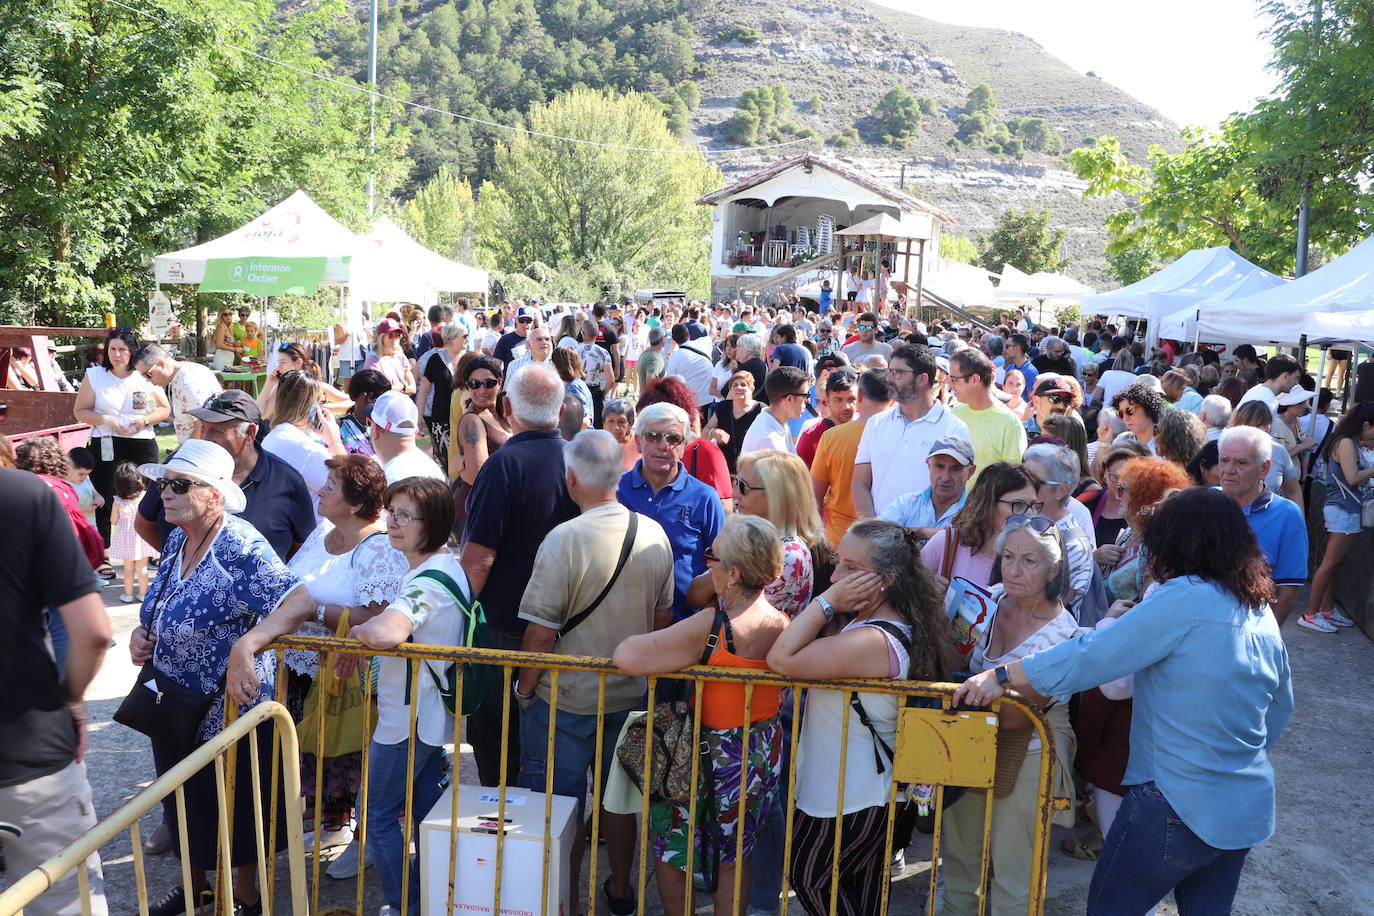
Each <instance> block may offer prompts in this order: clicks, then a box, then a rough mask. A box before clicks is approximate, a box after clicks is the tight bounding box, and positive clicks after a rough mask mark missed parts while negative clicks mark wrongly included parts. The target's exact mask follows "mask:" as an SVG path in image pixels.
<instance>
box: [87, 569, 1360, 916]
mask: <svg viewBox="0 0 1374 916" xmlns="http://www.w3.org/2000/svg"><path fill="white" fill-rule="evenodd" d="M118 593H119V592H118V588H117V587H112V588H107V589H105V591H104V597H105V599H106V603H107V606H108V607H109V610H110V614H111V617H112V619H113V620H114V622H115V630H116V633H115V636H116V639H117V641H118V642H119V646H118V647H117V648H115V649H112V650H111V651H110V653H109V655H108V656H107V658H106V661H105V665H104V667H103V669H102V671H101V673H100V676H99V677H98V678H97V679H96V681H95V682H94V683H93V684H92V685H91V689H90V691H89V692H88V697H89V700H90V707H91V722H92V725H91V741H90V744H91V749H90V755H89V757H88V758H87V766H88V769H89V773H90V779H91V784H92V786H93V788H94V791H95V800H96V806H97V809H98V813H99V815H100V816H101V817H104V816H106V815H108V814H110V813H111V812H112V811H114V810H115V809H116V808H118V807H119V806H120V805H121V804H123V803H124V802H125V801H126V800H128V799H129V798H130V797H132V796H133V795H134V794H135V793H136V792H138V790H139V789H140V788H142V787H143V786H146V785H147V784H148V783H149V782H151V781H152V779H153V765H152V759H151V755H150V753H149V751H148V744H147V742H146V740H145V739H144V738H143V737H142V736H140V735H138V734H136V733H134V732H132V731H130V730H128V729H126V728H124V727H122V726H119V725H116V724H114V723H113V722H111V721H110V716H111V714H112V713H113V712H114V710H115V708H116V707H117V706H118V704H119V702H120V700H121V699H122V698H123V696H124V694H125V693H126V692H127V690H128V688H129V686H130V684H131V683H132V682H133V678H134V674H135V671H134V668H133V667H132V666H131V665H130V663H129V657H128V651H127V641H128V634H129V632H130V631H131V630H132V629H133V627H134V626H135V625H136V623H137V611H136V607H137V605H124V604H121V603H119V601H118ZM1297 615H1298V612H1295V613H1294V615H1293V618H1292V619H1293V620H1296V618H1297ZM1284 635H1285V637H1286V639H1287V640H1288V647H1289V653H1290V657H1291V661H1292V668H1293V682H1294V690H1295V693H1296V700H1297V709H1296V713H1295V715H1294V717H1293V720H1292V722H1291V723H1290V725H1289V727H1288V730H1287V731H1286V732H1285V733H1284V735H1283V737H1282V739H1281V740H1280V741H1279V744H1278V746H1277V747H1276V748H1275V750H1274V753H1273V758H1272V759H1273V763H1274V767H1275V770H1276V771H1277V773H1278V829H1277V832H1276V833H1275V835H1274V837H1273V838H1272V839H1270V840H1269V842H1267V843H1265V844H1264V845H1262V846H1260V847H1258V848H1256V849H1255V850H1254V851H1253V852H1252V853H1251V855H1250V858H1249V861H1248V862H1247V864H1246V868H1245V872H1244V875H1243V877H1242V879H1241V886H1240V892H1239V895H1238V897H1237V901H1236V908H1235V912H1236V913H1237V914H1241V916H1293V914H1313V916H1315V914H1322V916H1355V914H1369V913H1374V868H1371V867H1370V862H1369V851H1370V849H1371V843H1370V836H1371V832H1370V826H1369V824H1370V821H1371V820H1372V819H1374V810H1371V809H1372V808H1374V801H1371V799H1374V766H1371V761H1374V731H1372V730H1371V729H1370V728H1369V727H1368V722H1369V717H1370V713H1369V710H1370V709H1371V708H1374V678H1371V674H1374V645H1371V642H1370V640H1369V639H1368V638H1367V637H1366V636H1365V635H1364V634H1363V633H1362V632H1360V631H1359V630H1343V631H1341V632H1340V633H1337V634H1334V635H1325V634H1320V633H1313V632H1311V631H1308V630H1303V629H1299V628H1298V627H1296V626H1294V625H1293V623H1292V621H1291V620H1290V622H1289V624H1288V625H1287V626H1286V627H1285V628H1284ZM1199 700H1200V701H1203V702H1205V697H1199ZM461 772H462V781H463V782H464V783H465V784H469V785H473V784H476V781H477V780H476V773H475V768H474V767H473V765H472V761H471V757H470V755H468V754H464V755H463V766H462V771H461ZM158 821H159V816H158V815H156V814H155V815H150V816H148V817H146V818H144V820H143V823H142V828H143V830H144V831H145V835H147V833H150V832H151V831H152V830H153V829H154V828H155V827H156V826H157V823H158ZM1067 835H1069V834H1068V832H1066V831H1063V830H1057V831H1056V836H1055V839H1054V840H1053V841H1052V851H1051V853H1050V856H1051V860H1050V861H1051V870H1050V876H1049V900H1048V904H1047V906H1046V909H1045V912H1046V913H1047V914H1051V916H1058V914H1071V913H1081V912H1082V911H1083V906H1084V901H1085V899H1086V893H1087V887H1088V882H1089V880H1090V878H1091V875H1092V863H1089V862H1081V861H1077V860H1074V859H1071V858H1069V857H1068V856H1066V855H1064V854H1062V853H1061V852H1059V851H1058V840H1059V837H1061V836H1067ZM927 848H928V847H927ZM102 857H103V860H104V865H105V877H106V889H107V893H108V899H109V905H110V912H111V913H113V914H131V913H136V912H138V905H137V897H136V891H135V884H134V871H133V861H132V858H131V856H130V848H129V839H128V835H127V834H125V835H123V836H122V837H121V838H119V839H118V840H117V841H115V842H113V843H111V844H110V845H108V846H107V847H106V848H105V849H104V850H103V851H102ZM922 858H923V857H922V855H921V850H920V848H919V846H913V848H912V849H911V850H909V851H908V861H909V862H910V863H912V864H911V865H909V866H908V868H907V871H906V873H905V874H904V875H903V876H902V878H901V879H900V880H898V881H896V882H894V884H893V898H892V904H891V906H890V908H889V911H890V912H891V913H893V914H916V913H920V912H923V911H924V909H923V907H924V903H923V895H924V891H925V882H926V879H927V876H928V872H927V870H926V869H927V866H925V864H924V863H923V862H922V861H921V860H922ZM284 861H285V860H284V857H283V859H282V862H283V863H284ZM147 863H148V864H147V874H148V884H149V892H150V894H152V895H153V897H154V898H156V897H158V896H161V894H162V892H163V891H165V889H166V888H167V887H169V886H170V885H171V883H172V882H174V881H175V880H177V875H178V868H177V865H176V862H175V859H173V858H172V857H171V856H161V857H157V858H151V859H148V860H147ZM918 863H919V864H918ZM284 871H285V867H284V864H283V865H281V866H279V868H278V872H279V873H283V872H284ZM600 873H601V874H603V875H604V874H605V873H606V872H605V865H604V858H603V863H602V866H601V872H600ZM368 879H369V886H372V885H375V878H374V876H373V873H372V872H369V873H368ZM322 881H323V882H324V886H323V887H322V889H321V890H322V899H321V904H322V907H321V911H322V912H323V911H324V910H325V909H326V908H327V907H325V906H324V904H326V903H332V904H335V905H346V906H349V907H351V904H352V898H353V882H351V881H350V882H337V881H333V880H332V879H328V878H323V879H322ZM649 893H650V897H651V898H654V899H652V900H651V901H650V903H651V905H650V907H649V910H650V912H653V913H657V912H660V910H659V909H658V906H657V903H658V901H657V899H656V897H655V896H654V894H653V891H652V890H650V892H649ZM278 899H279V900H285V899H287V898H285V897H278ZM583 900H584V902H585V897H584V898H583ZM379 906H380V901H377V900H376V899H375V892H373V893H369V894H368V903H367V905H366V906H365V908H364V912H365V913H375V912H376V911H377V908H378V907H379ZM603 911H604V910H603ZM790 911H791V912H793V913H800V912H801V911H800V908H799V907H797V906H795V905H793V906H792V907H791V908H790ZM281 912H285V910H281ZM1159 912H1160V913H1161V914H1165V916H1172V914H1175V913H1176V912H1177V911H1176V909H1175V908H1174V906H1173V903H1172V901H1171V900H1166V901H1165V902H1164V903H1163V905H1161V907H1160V908H1159Z"/></svg>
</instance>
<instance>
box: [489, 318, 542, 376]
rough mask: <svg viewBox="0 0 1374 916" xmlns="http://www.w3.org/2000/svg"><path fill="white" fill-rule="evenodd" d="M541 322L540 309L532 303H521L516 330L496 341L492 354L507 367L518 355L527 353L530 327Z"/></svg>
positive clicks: (516, 320) (516, 319)
mask: <svg viewBox="0 0 1374 916" xmlns="http://www.w3.org/2000/svg"><path fill="white" fill-rule="evenodd" d="M538 323H539V309H537V308H535V307H534V306H532V305H521V306H519V307H518V308H516V310H515V330H514V331H509V332H507V333H505V334H503V335H502V336H501V339H500V340H498V341H497V342H496V349H495V350H494V351H492V356H495V357H496V358H497V359H499V360H501V363H502V364H503V365H504V366H505V367H506V368H507V369H509V368H510V364H511V363H512V362H514V361H515V359H516V358H517V357H520V356H524V355H525V338H526V337H528V336H529V334H530V329H531V328H533V327H534V326H535V325H536V324H538Z"/></svg>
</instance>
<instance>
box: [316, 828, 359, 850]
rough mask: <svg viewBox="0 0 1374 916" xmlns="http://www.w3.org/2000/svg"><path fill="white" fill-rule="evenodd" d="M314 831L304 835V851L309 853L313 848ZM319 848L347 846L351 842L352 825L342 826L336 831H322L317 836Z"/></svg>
mask: <svg viewBox="0 0 1374 916" xmlns="http://www.w3.org/2000/svg"><path fill="white" fill-rule="evenodd" d="M315 836H316V834H315V831H313V830H312V831H310V832H309V833H307V834H306V835H305V851H306V852H309V851H310V850H312V849H314V848H315ZM319 837H320V848H321V849H333V848H334V847H335V846H347V845H348V844H349V843H352V842H353V825H351V824H344V825H343V826H342V827H340V828H339V829H337V830H324V831H321V832H320V834H319Z"/></svg>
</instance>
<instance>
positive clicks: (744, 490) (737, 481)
mask: <svg viewBox="0 0 1374 916" xmlns="http://www.w3.org/2000/svg"><path fill="white" fill-rule="evenodd" d="M730 480H731V481H732V482H733V483H734V485H735V486H737V487H739V494H740V496H748V495H749V491H750V490H757V491H759V492H760V493H767V492H768V490H767V488H766V487H758V486H755V485H754V484H752V483H750V482H749V481H747V480H745V479H744V478H743V477H741V476H739V475H738V474H736V475H735V476H734V477H731V478H730Z"/></svg>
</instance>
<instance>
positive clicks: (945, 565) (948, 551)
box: [940, 528, 959, 582]
mask: <svg viewBox="0 0 1374 916" xmlns="http://www.w3.org/2000/svg"><path fill="white" fill-rule="evenodd" d="M958 552H959V541H958V540H957V539H956V538H955V537H954V529H953V528H946V529H945V552H944V553H943V554H941V556H940V577H941V578H942V579H944V580H945V581H946V582H948V581H949V577H950V574H951V573H952V572H954V555H955V554H956V553H958Z"/></svg>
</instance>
